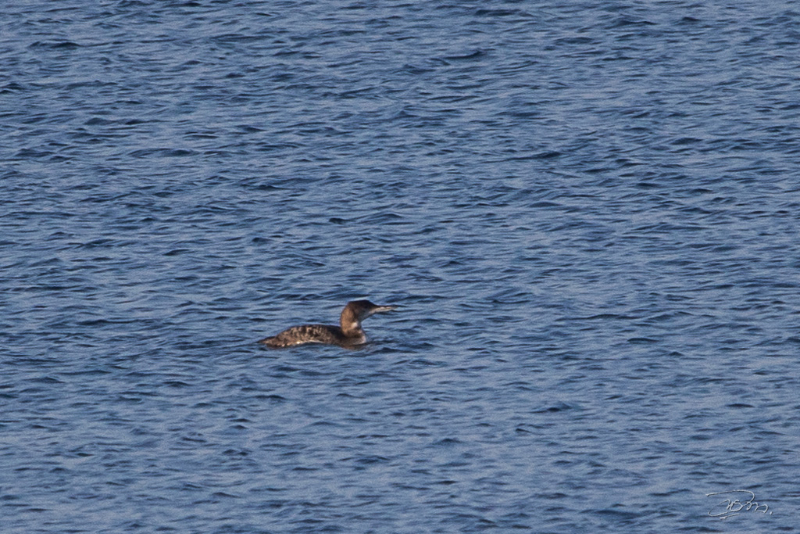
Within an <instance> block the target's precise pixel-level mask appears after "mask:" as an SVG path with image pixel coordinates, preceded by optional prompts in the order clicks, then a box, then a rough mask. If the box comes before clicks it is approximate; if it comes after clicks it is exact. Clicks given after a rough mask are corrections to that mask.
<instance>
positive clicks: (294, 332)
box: [259, 300, 397, 349]
mask: <svg viewBox="0 0 800 534" xmlns="http://www.w3.org/2000/svg"><path fill="white" fill-rule="evenodd" d="M396 307H397V306H378V305H377V304H373V303H371V302H370V301H368V300H354V301H351V302H348V303H347V306H345V307H344V310H342V315H341V316H340V317H339V323H340V325H341V326H334V325H325V324H306V325H302V326H293V327H291V328H289V329H288V330H284V331H283V332H281V333H280V334H278V335H275V336H272V337H268V338H264V339H262V340H261V341H259V343H263V344H264V345H266V346H267V347H270V348H273V349H279V348H284V347H292V346H294V345H302V344H304V343H324V344H326V345H339V346H340V347H352V346H355V345H361V344H362V343H365V342H366V341H367V336H366V334H364V330H362V329H361V321H363V320H364V319H366V318H367V317H369V316H370V315H372V314H374V313H380V312H387V311H390V310H393V309H395V308H396Z"/></svg>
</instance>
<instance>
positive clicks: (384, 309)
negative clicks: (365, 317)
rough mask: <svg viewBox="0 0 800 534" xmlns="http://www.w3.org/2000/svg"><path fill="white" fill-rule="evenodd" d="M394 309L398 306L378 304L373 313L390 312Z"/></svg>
mask: <svg viewBox="0 0 800 534" xmlns="http://www.w3.org/2000/svg"><path fill="white" fill-rule="evenodd" d="M394 309H397V306H378V307H377V308H373V310H372V313H381V312H388V311H392V310H394Z"/></svg>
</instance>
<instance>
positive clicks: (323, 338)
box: [259, 324, 362, 349]
mask: <svg viewBox="0 0 800 534" xmlns="http://www.w3.org/2000/svg"><path fill="white" fill-rule="evenodd" d="M359 342H362V341H361V340H357V339H350V338H348V337H347V336H345V335H344V333H343V332H342V329H341V328H339V327H338V326H333V325H327V324H305V325H302V326H293V327H292V328H289V329H288V330H284V331H283V332H281V333H280V334H277V335H275V336H272V337H268V338H265V339H262V340H261V341H259V343H263V344H264V345H266V346H268V347H270V348H273V349H278V348H283V347H291V346H293V345H302V344H303V343H325V344H327V345H353V344H357V343H359Z"/></svg>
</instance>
